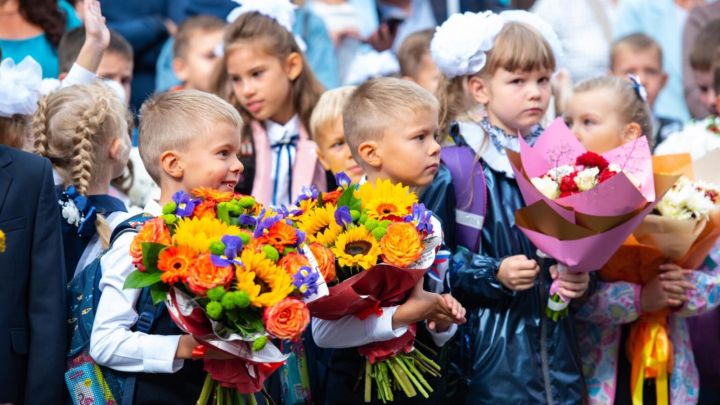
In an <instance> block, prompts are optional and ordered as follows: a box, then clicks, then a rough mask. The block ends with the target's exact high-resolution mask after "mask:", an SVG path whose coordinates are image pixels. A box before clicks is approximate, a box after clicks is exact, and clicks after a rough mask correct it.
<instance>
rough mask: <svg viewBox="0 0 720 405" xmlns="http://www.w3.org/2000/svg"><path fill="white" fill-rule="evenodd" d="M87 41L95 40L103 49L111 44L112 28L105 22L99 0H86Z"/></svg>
mask: <svg viewBox="0 0 720 405" xmlns="http://www.w3.org/2000/svg"><path fill="white" fill-rule="evenodd" d="M83 7H84V8H85V42H86V43H88V42H93V43H94V44H96V45H97V46H99V47H101V48H102V49H103V50H105V49H107V47H108V45H109V44H110V30H109V29H108V27H107V25H106V24H105V17H103V15H102V11H101V9H100V3H99V2H98V1H97V0H85V1H84V2H83Z"/></svg>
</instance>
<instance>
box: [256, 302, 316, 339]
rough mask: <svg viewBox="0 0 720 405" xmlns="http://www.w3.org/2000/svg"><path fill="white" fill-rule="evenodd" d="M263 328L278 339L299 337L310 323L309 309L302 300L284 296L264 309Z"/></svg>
mask: <svg viewBox="0 0 720 405" xmlns="http://www.w3.org/2000/svg"><path fill="white" fill-rule="evenodd" d="M263 321H264V322H265V330H267V331H268V333H270V334H271V335H273V336H275V337H276V338H278V339H292V340H294V339H299V338H300V335H302V333H303V331H304V330H305V328H306V327H307V325H308V323H310V311H309V310H308V308H307V306H306V305H305V303H304V302H302V301H300V300H299V299H296V298H285V299H284V300H282V301H280V302H278V303H277V304H275V305H273V306H271V307H268V308H266V309H265V313H264V314H263Z"/></svg>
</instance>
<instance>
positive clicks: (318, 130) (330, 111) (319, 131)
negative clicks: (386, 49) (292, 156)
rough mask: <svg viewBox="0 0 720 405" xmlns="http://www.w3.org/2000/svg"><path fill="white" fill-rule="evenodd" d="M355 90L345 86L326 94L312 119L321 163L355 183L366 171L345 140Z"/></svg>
mask: <svg viewBox="0 0 720 405" xmlns="http://www.w3.org/2000/svg"><path fill="white" fill-rule="evenodd" d="M355 88H356V87H355V86H344V87H339V88H337V89H332V90H328V91H326V92H325V93H323V95H322V96H321V97H320V100H318V102H317V104H316V105H315V109H314V110H313V113H312V116H311V117H310V133H311V134H312V137H313V140H314V141H315V143H316V144H317V154H318V160H319V161H320V164H322V165H323V167H324V168H325V170H328V171H330V172H332V174H333V175H335V174H337V173H339V172H344V173H345V174H347V175H348V177H350V180H352V182H353V183H357V182H358V181H360V178H362V176H363V174H364V172H363V170H362V168H361V167H360V165H359V164H358V163H357V162H356V161H355V159H354V158H353V156H352V153H351V152H350V147H348V145H347V142H346V141H345V131H344V130H343V117H342V114H343V108H344V107H345V105H346V104H347V101H348V100H349V99H350V96H351V95H352V93H353V91H355ZM331 177H332V176H331Z"/></svg>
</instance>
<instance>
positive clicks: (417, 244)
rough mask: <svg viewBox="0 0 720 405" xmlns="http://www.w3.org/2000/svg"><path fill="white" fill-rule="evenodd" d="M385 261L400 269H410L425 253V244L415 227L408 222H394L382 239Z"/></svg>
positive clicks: (381, 248)
mask: <svg viewBox="0 0 720 405" xmlns="http://www.w3.org/2000/svg"><path fill="white" fill-rule="evenodd" d="M380 250H381V251H382V256H383V260H384V261H385V262H386V263H388V264H392V265H393V266H398V267H403V268H405V267H408V266H409V265H411V264H412V263H413V262H415V261H416V260H417V259H418V258H419V257H420V255H421V254H422V252H423V243H422V239H420V235H419V234H418V232H417V230H416V229H415V225H413V224H411V223H408V222H394V223H392V224H390V225H389V226H388V228H387V232H386V233H385V236H383V237H382V239H380Z"/></svg>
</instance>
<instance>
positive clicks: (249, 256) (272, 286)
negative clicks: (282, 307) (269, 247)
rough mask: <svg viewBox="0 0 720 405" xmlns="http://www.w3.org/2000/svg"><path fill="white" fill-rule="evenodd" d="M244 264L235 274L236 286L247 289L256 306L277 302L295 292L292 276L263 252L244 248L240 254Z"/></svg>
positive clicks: (243, 289) (252, 302)
mask: <svg viewBox="0 0 720 405" xmlns="http://www.w3.org/2000/svg"><path fill="white" fill-rule="evenodd" d="M240 260H241V261H242V263H243V265H242V266H238V269H237V272H236V274H235V276H236V278H237V285H236V288H237V290H238V291H245V292H247V293H248V296H249V297H250V303H251V304H253V305H254V306H256V307H269V306H272V305H275V304H277V303H278V302H280V301H281V300H282V299H283V298H285V297H287V296H288V295H290V293H292V292H293V289H294V287H293V284H292V278H290V275H289V274H287V273H286V272H285V270H283V269H282V268H281V267H279V266H277V265H276V264H275V263H273V262H272V261H270V260H269V259H268V258H266V257H265V255H264V254H263V253H261V252H255V251H254V250H253V249H244V250H243V251H242V254H241V255H240Z"/></svg>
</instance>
